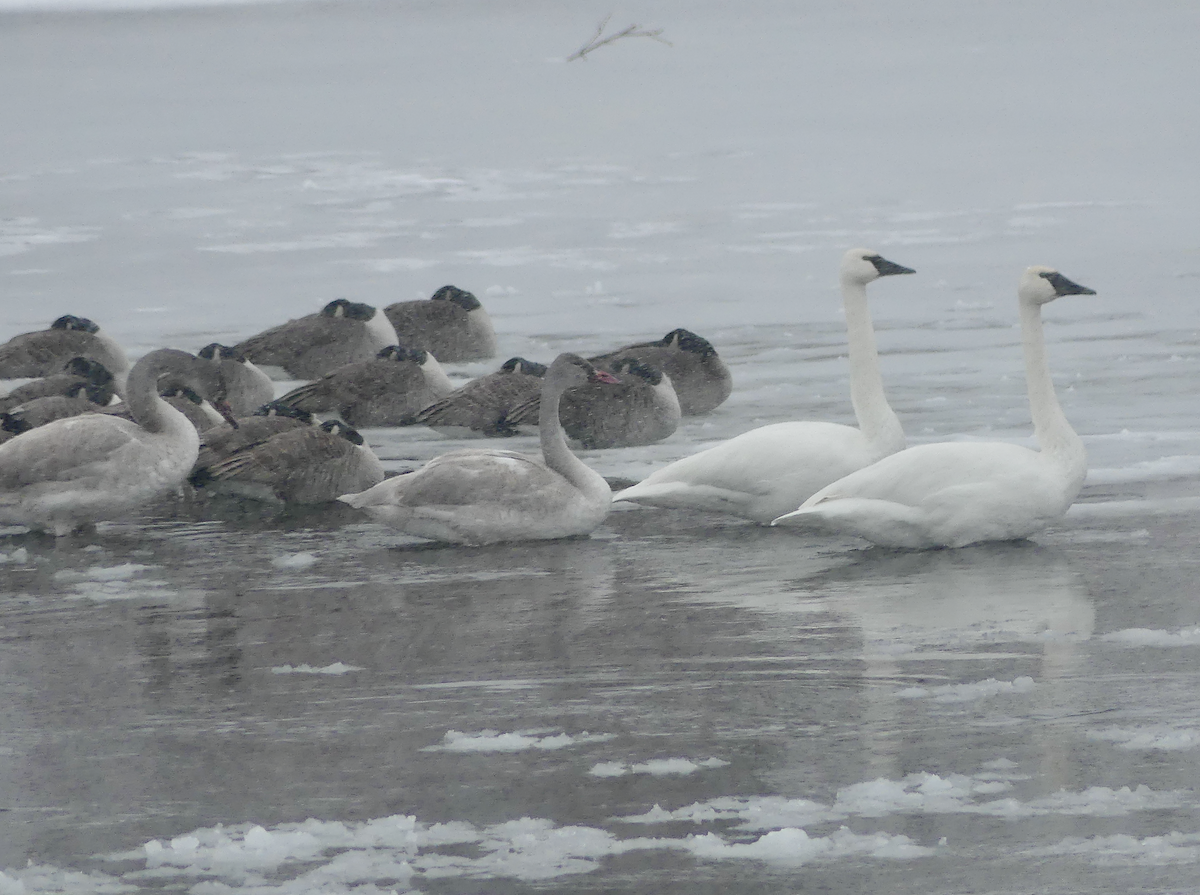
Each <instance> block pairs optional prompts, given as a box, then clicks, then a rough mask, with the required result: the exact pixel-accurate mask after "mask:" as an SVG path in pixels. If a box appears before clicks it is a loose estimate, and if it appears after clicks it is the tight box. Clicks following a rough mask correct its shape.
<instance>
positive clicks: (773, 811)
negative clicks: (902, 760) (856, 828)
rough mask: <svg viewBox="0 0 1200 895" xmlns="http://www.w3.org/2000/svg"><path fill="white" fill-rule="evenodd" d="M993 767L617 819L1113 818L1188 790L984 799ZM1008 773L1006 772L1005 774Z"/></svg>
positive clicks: (790, 822)
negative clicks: (812, 795) (819, 794)
mask: <svg viewBox="0 0 1200 895" xmlns="http://www.w3.org/2000/svg"><path fill="white" fill-rule="evenodd" d="M999 776H1003V775H1001V774H997V773H986V772H985V773H981V774H976V775H972V776H967V775H964V774H948V775H946V776H945V777H942V776H939V775H937V774H928V773H924V772H922V773H916V774H909V775H908V776H907V777H904V778H902V779H900V780H889V779H887V778H884V777H880V778H878V779H876V780H868V781H864V782H862V783H854V784H851V785H850V786H846V787H843V788H842V789H840V790H838V792H837V795H836V797H835V798H834V800H833V802H832V803H831V804H828V805H825V804H821V803H820V802H813V801H809V800H808V799H785V798H781V797H778V796H764V797H736V798H735V797H728V796H726V797H721V798H717V799H712V800H710V801H707V802H696V803H693V804H691V805H686V806H684V807H682V808H677V809H674V810H666V809H664V808H662V807H661V806H660V805H655V806H654V807H653V808H652V809H651V810H650V811H648V812H646V813H645V814H636V815H627V816H624V817H616V818H613V819H614V820H617V821H621V822H623V823H637V824H654V823H666V822H668V821H690V822H692V823H697V824H699V823H708V822H711V821H718V820H721V821H734V820H736V821H740V823H739V825H738V828H739V829H744V830H762V829H773V828H776V827H781V826H782V827H788V826H799V825H809V824H813V823H828V822H831V821H833V822H836V821H843V820H846V819H847V818H851V817H875V818H879V817H888V816H890V815H894V814H978V815H985V816H990V817H1001V818H1006V819H1010V820H1011V819H1017V818H1025V817H1040V816H1045V815H1054V814H1058V815H1065V816H1092V817H1117V816H1121V815H1125V814H1129V813H1131V812H1134V811H1152V810H1160V809H1165V808H1179V807H1182V806H1183V805H1184V804H1190V799H1191V795H1192V794H1191V793H1188V792H1184V791H1170V792H1155V791H1154V790H1152V789H1150V788H1148V787H1146V786H1139V787H1137V788H1136V789H1130V788H1129V787H1122V788H1121V789H1115V790H1114V789H1110V788H1108V787H1105V786H1094V787H1091V788H1089V789H1086V790H1083V791H1082V792H1068V791H1066V790H1059V791H1058V792H1056V793H1053V794H1051V795H1049V796H1043V797H1041V798H1036V799H1031V800H1029V801H1027V802H1023V801H1021V800H1019V799H1015V798H1002V799H990V798H988V797H989V796H994V795H997V794H999V793H1003V792H1007V791H1009V790H1011V789H1012V783H1010V782H1008V781H1007V780H1003V779H996V778H997V777H999ZM1010 779H1011V777H1010Z"/></svg>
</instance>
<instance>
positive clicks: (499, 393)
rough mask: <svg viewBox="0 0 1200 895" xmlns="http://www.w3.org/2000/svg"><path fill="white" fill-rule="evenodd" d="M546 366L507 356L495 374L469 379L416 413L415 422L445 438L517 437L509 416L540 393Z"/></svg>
mask: <svg viewBox="0 0 1200 895" xmlns="http://www.w3.org/2000/svg"><path fill="white" fill-rule="evenodd" d="M545 375H546V365H545V364H539V363H537V362H536V361H531V360H525V358H523V357H510V358H509V359H508V360H506V361H505V362H504V363H503V365H501V367H500V369H499V370H497V371H496V372H495V373H488V374H487V375H486V376H480V377H479V378H478V379H472V380H471V381H470V382H468V383H467V384H466V385H463V386H461V387H459V388H458V389H455V390H454V391H453V392H451V393H450V394H448V395H447V396H446V397H444V398H442V400H440V401H437V402H435V403H433V404H430V405H429V406H428V407H426V408H425V409H424V410H422V411H421V412H420V413H418V414H417V417H416V422H418V423H420V424H421V425H424V426H429V427H430V428H431V429H436V430H437V431H438V432H442V433H444V434H446V435H458V436H463V435H486V436H489V437H493V438H500V437H509V436H512V435H518V434H520V433H519V431H518V430H517V426H516V424H515V423H514V422H512V420H511V419H510V415H511V414H512V413H513V411H514V409H515V408H516V407H518V406H519V405H521V404H523V403H525V402H526V401H527V400H529V399H530V398H532V397H536V396H537V395H538V394H539V393H540V392H541V390H542V377H544V376H545Z"/></svg>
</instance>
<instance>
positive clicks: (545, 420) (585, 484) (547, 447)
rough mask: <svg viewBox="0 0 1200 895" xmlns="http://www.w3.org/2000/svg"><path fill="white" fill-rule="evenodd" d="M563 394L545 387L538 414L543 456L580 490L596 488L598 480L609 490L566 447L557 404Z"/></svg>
mask: <svg viewBox="0 0 1200 895" xmlns="http://www.w3.org/2000/svg"><path fill="white" fill-rule="evenodd" d="M564 391H565V389H564V388H562V387H561V386H559V385H555V384H552V383H546V384H545V385H543V386H542V397H541V402H540V405H541V406H540V408H539V411H538V437H539V439H540V440H541V444H542V457H543V458H544V459H545V461H546V465H547V466H549V467H550V468H551V469H553V470H554V471H555V472H557V473H559V474H560V475H562V476H563V477H564V478H565V479H566V480H567V481H568V482H570V483H571V484H572V485H574V486H575V487H576V488H578V489H579V490H581V491H588V490H590V489H591V488H594V487H595V486H596V481H597V480H599V481H600V482H601V484H604V487H605V488H608V485H607V484H606V483H604V479H603V478H601V476H600V474H599V473H597V472H595V471H594V470H592V469H591V468H590V467H589V466H588V465H587V464H586V463H584V462H583V461H582V460H580V459H579V458H578V457H576V456H575V454H574V453H572V452H571V449H570V448H569V447H567V435H566V433H565V432H564V431H563V427H562V424H561V423H560V422H559V420H558V405H559V403H560V402H561V400H562V396H563V392H564Z"/></svg>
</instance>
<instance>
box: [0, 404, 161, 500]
mask: <svg viewBox="0 0 1200 895" xmlns="http://www.w3.org/2000/svg"><path fill="white" fill-rule="evenodd" d="M141 432H142V430H141V429H140V428H139V427H138V425H137V424H136V423H133V422H130V421H128V420H123V419H119V418H117V417H112V416H105V415H103V414H95V413H88V414H84V415H82V416H75V417H71V418H69V419H63V420H57V421H55V422H54V423H51V424H48V425H45V426H41V427H39V428H37V429H31V430H30V431H28V432H25V433H24V434H22V435H19V436H18V437H16V438H14V439H12V440H11V441H8V442H5V443H4V444H3V445H0V491H11V490H15V489H17V488H20V487H23V486H25V485H33V484H37V483H39V482H55V481H66V480H70V479H78V478H86V477H87V476H89V475H91V474H92V472H93V468H94V464H96V463H101V462H104V461H105V460H107V459H108V458H109V457H111V456H112V455H113V454H114V453H116V452H117V451H119V450H121V449H122V448H124V447H126V446H128V445H129V444H131V443H132V442H134V441H136V440H137V439H138V436H139V434H140V433H141Z"/></svg>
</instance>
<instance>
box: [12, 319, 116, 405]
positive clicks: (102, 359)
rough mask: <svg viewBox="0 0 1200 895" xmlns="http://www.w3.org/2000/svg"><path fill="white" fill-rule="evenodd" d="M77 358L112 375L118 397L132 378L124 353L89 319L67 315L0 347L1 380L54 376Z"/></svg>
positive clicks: (13, 338)
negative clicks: (95, 364) (92, 363)
mask: <svg viewBox="0 0 1200 895" xmlns="http://www.w3.org/2000/svg"><path fill="white" fill-rule="evenodd" d="M74 357H83V358H87V359H88V360H94V361H96V362H98V363H100V364H102V365H103V366H104V368H105V369H106V370H108V372H109V373H111V374H112V376H113V378H114V380H115V383H116V389H117V392H118V393H122V394H123V393H124V389H125V378H126V377H127V376H128V375H129V358H128V357H126V356H125V350H124V349H123V348H122V347H121V346H120V345H118V344H117V343H116V341H115V340H114V339H113V338H112V337H111V336H109V335H108V334H107V333H105V332H102V331H101V329H100V327H99V326H97V325H96V324H95V323H93V322H92V321H91V320H88V319H87V318H86V317H76V316H75V315H74V314H64V315H63V316H61V317H59V318H58V319H57V320H55V321H54V322H53V323H51V324H50V328H49V329H42V330H37V331H36V332H31V333H22V334H21V335H18V336H13V337H12V338H11V339H9V340H8V341H7V342H5V343H4V344H3V345H0V379H32V378H35V377H39V376H52V375H54V374H55V373H59V372H61V371H62V369H63V366H64V365H65V364H66V363H67V362H68V361H69V360H71V358H74Z"/></svg>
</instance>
